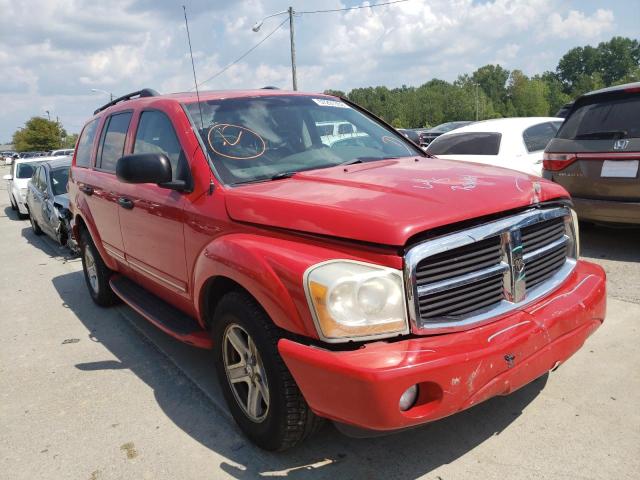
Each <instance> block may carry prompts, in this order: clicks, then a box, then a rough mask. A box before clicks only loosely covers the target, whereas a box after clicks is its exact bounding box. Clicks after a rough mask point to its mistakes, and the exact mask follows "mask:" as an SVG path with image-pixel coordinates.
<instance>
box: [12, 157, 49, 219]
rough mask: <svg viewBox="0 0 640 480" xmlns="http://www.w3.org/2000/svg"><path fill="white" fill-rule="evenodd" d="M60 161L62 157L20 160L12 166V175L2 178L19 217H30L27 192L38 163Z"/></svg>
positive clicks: (15, 161)
mask: <svg viewBox="0 0 640 480" xmlns="http://www.w3.org/2000/svg"><path fill="white" fill-rule="evenodd" d="M54 158H56V159H58V158H61V157H32V158H18V159H16V160H14V161H13V165H11V173H10V174H8V175H5V176H4V177H2V178H3V179H4V180H6V181H7V192H8V193H9V202H11V208H12V209H13V210H17V211H18V217H20V218H21V219H25V218H27V217H28V216H29V210H28V209H27V190H28V184H29V180H31V176H32V175H33V172H34V171H35V169H36V166H37V164H38V163H40V162H43V161H46V160H52V159H54Z"/></svg>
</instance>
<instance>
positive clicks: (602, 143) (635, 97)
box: [543, 82, 640, 226]
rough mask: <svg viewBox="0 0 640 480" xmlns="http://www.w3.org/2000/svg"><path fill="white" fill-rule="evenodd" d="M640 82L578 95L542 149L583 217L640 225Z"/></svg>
mask: <svg viewBox="0 0 640 480" xmlns="http://www.w3.org/2000/svg"><path fill="white" fill-rule="evenodd" d="M639 164H640V82H637V83H629V84H626V85H619V86H616V87H610V88H605V89H602V90H596V91H594V92H590V93H587V94H585V95H583V96H581V97H579V98H578V99H577V100H576V101H575V103H574V104H573V107H572V108H571V110H570V111H569V114H568V116H567V119H566V120H565V121H564V123H563V124H562V126H561V127H560V130H558V133H557V135H556V137H555V138H554V139H553V140H551V142H549V144H548V145H547V148H546V149H545V153H544V160H543V176H544V177H545V178H547V179H550V180H553V181H554V182H557V183H559V184H560V185H562V186H563V187H564V188H566V189H567V190H568V191H569V193H570V194H571V196H572V197H573V201H574V204H575V209H576V211H577V213H578V216H579V217H580V219H581V220H589V221H593V222H603V223H620V224H635V225H639V226H640V177H639V173H638V170H639V168H638V167H639Z"/></svg>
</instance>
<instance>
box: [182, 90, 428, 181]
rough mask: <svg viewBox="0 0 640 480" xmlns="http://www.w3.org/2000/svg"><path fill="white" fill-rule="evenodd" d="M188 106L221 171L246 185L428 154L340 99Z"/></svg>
mask: <svg viewBox="0 0 640 480" xmlns="http://www.w3.org/2000/svg"><path fill="white" fill-rule="evenodd" d="M200 106H201V108H202V118H203V120H204V126H203V125H202V124H201V121H200V109H199V108H198V104H197V103H191V104H187V105H185V108H186V110H187V112H188V113H189V115H190V116H191V119H192V121H193V122H194V124H195V125H196V127H197V128H198V131H199V133H200V136H201V138H202V141H203V143H204V145H205V146H206V147H207V150H208V152H209V155H210V156H211V158H212V160H213V163H214V166H215V168H216V171H217V172H218V173H219V175H220V176H221V177H222V180H223V181H224V182H225V183H227V184H241V183H248V182H255V181H262V180H269V179H272V178H274V177H275V178H278V177H279V178H282V176H283V175H286V174H291V173H294V172H300V171H303V170H311V169H316V168H325V167H332V166H336V165H340V164H346V163H356V162H360V161H362V162H368V161H375V160H381V159H387V158H397V157H405V156H410V155H424V154H423V152H420V151H419V150H418V149H417V148H416V147H414V146H413V145H411V144H410V143H409V142H407V141H406V140H404V138H403V137H402V136H401V135H400V134H399V133H397V132H396V131H394V130H391V129H388V128H387V127H385V126H383V125H382V124H380V123H378V122H376V121H374V120H373V119H371V118H370V117H367V116H366V115H364V114H362V113H360V112H359V111H358V110H355V109H354V108H351V107H350V106H349V105H347V104H346V103H343V102H342V101H340V100H338V99H334V98H328V97H321V96H318V97H312V96H300V95H278V96H260V97H250V98H247V97H245V98H235V99H224V100H211V101H206V102H204V101H203V102H200Z"/></svg>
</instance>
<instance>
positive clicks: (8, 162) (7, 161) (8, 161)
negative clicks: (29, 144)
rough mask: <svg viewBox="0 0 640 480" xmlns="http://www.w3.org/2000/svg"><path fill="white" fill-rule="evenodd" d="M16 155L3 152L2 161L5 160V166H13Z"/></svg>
mask: <svg viewBox="0 0 640 480" xmlns="http://www.w3.org/2000/svg"><path fill="white" fill-rule="evenodd" d="M16 155H17V153H16V152H2V154H1V155H0V160H4V164H5V165H11V164H12V163H13V159H14V157H15V156H16Z"/></svg>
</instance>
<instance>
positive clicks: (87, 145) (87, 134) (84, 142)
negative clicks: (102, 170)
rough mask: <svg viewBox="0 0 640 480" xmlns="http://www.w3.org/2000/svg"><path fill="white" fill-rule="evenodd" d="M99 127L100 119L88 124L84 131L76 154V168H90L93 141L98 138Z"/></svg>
mask: <svg viewBox="0 0 640 480" xmlns="http://www.w3.org/2000/svg"><path fill="white" fill-rule="evenodd" d="M97 127H98V119H97V118H96V119H95V120H92V121H91V122H89V123H87V125H86V126H85V127H84V130H82V135H80V139H79V140H78V150H77V152H76V167H84V168H87V167H89V165H90V163H91V150H92V147H93V140H94V138H95V137H96V129H97Z"/></svg>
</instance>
